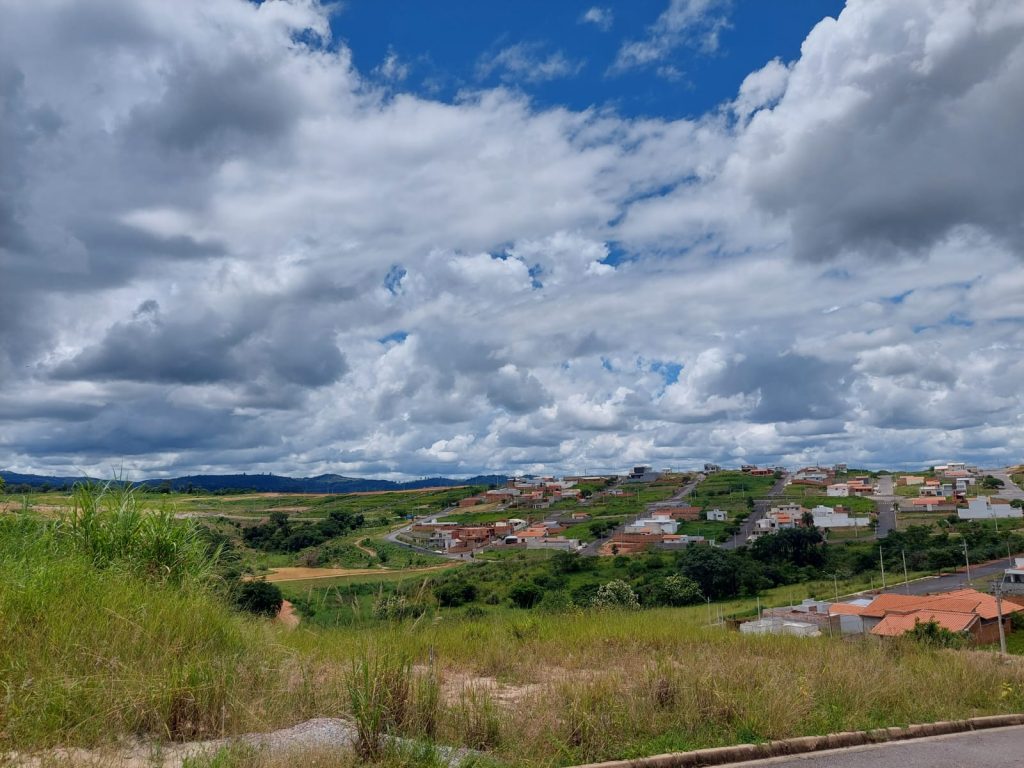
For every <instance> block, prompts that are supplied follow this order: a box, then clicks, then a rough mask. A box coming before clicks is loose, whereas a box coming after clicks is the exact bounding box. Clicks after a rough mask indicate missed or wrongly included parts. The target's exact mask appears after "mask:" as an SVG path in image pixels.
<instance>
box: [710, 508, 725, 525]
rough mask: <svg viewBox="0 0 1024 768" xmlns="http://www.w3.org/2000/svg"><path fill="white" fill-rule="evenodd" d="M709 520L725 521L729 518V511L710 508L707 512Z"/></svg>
mask: <svg viewBox="0 0 1024 768" xmlns="http://www.w3.org/2000/svg"><path fill="white" fill-rule="evenodd" d="M707 518H708V520H711V521H713V522H716V523H724V522H727V521H728V520H729V513H728V512H724V511H722V510H721V509H709V510H708V514H707Z"/></svg>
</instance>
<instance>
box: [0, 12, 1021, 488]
mask: <svg viewBox="0 0 1024 768" xmlns="http://www.w3.org/2000/svg"><path fill="white" fill-rule="evenodd" d="M0 9H2V11H3V13H4V18H5V23H4V25H2V26H0V157H3V158H4V162H2V163H0V467H9V468H11V469H22V470H40V471H57V472H69V471H72V472H73V471H75V470H76V469H79V468H87V469H92V470H94V471H98V472H104V471H107V470H108V469H109V467H110V466H112V465H119V464H120V463H121V462H122V461H123V462H124V466H125V467H126V468H127V469H128V470H129V471H132V472H138V473H150V472H174V471H182V472H184V471H197V470H237V469H252V470H253V471H260V470H276V471H290V472H310V473H315V472H319V471H328V470H329V471H338V472H348V473H351V474H381V475H388V476H401V475H421V474H428V473H433V472H450V473H456V474H472V473H476V472H479V471H489V470H494V471H507V470H510V469H519V470H522V471H583V470H585V469H590V470H592V471H598V470H612V469H618V468H621V467H624V466H628V465H629V464H630V463H634V462H654V463H657V464H659V465H661V464H669V465H692V464H696V463H700V462H702V461H705V460H709V459H710V460H718V461H724V462H735V461H739V460H745V461H763V462H769V461H770V462H773V463H774V462H779V461H782V462H790V463H796V462H800V461H811V460H822V461H829V460H835V461H850V462H854V463H861V464H883V463H887V462H891V461H906V462H907V463H909V464H911V465H913V464H915V463H929V462H934V461H936V460H939V459H942V458H944V457H946V458H948V457H952V456H954V455H963V456H966V457H971V458H975V459H976V460H979V461H983V462H1003V461H1010V460H1016V459H1018V458H1019V455H1020V453H1021V452H1022V451H1024V437H1022V435H1024V431H1022V430H1021V427H1022V426H1024V424H1022V417H1021V414H1022V413H1024V396H1022V395H1021V390H1020V386H1019V382H1020V381H1021V380H1022V377H1024V369H1022V367H1021V365H1022V364H1021V363H1020V361H1021V360H1022V359H1024V356H1022V354H1021V352H1022V350H1024V303H1022V302H1024V299H1022V297H1024V262H1022V259H1021V254H1022V252H1024V249H1022V247H1021V243H1020V232H1019V227H1020V213H1019V212H1020V210H1022V209H1024V190H1022V189H1021V181H1020V180H1021V179H1022V178H1024V172H1022V171H1024V169H1022V168H1021V163H1022V161H1021V160H1020V158H1019V153H1018V152H1017V151H1016V137H1017V136H1018V135H1019V134H1020V133H1021V131H1020V129H1021V128H1024V126H1022V125H1020V121H1021V119H1022V118H1021V115H1022V114H1024V113H1022V110H1021V109H1020V98H1019V96H1020V94H1019V90H1020V83H1021V82H1024V78H1022V77H1020V75H1021V74H1024V73H1022V72H1021V66H1022V63H1021V62H1022V50H1021V44H1020V41H1021V40H1022V39H1024V35H1022V34H1021V32H1022V29H1021V24H1022V23H1024V22H1022V13H1021V10H1020V8H1019V7H1018V4H1016V3H1013V2H1010V0H1003V1H1002V2H1000V1H999V0H989V1H988V2H985V3H974V4H965V3H960V2H956V1H955V0H945V1H944V2H943V1H942V0H928V1H927V2H926V1H925V0H907V2H901V3H898V4H893V3H871V2H861V1H860V0H850V2H849V4H848V7H847V8H846V9H845V10H844V12H843V13H842V14H841V15H840V16H839V17H838V18H837V19H834V20H832V19H827V20H823V21H822V22H821V23H820V24H819V25H818V26H817V27H815V29H814V30H813V31H812V32H811V33H810V34H809V35H808V37H807V40H806V41H805V42H804V45H803V48H802V51H801V54H800V56H799V58H797V59H796V60H794V61H792V62H787V63H783V62H781V61H772V62H769V63H767V64H766V65H765V66H764V67H763V68H760V69H759V70H757V71H755V72H753V73H751V74H750V75H748V77H747V78H746V79H745V80H744V81H743V83H742V85H741V86H740V87H739V89H738V91H737V93H736V94H735V97H734V98H732V99H729V100H728V101H727V102H726V103H724V104H722V105H721V108H720V109H717V110H715V111H713V112H711V113H709V114H707V115H704V116H701V117H699V118H696V119H685V120H672V121H670V120H663V119H657V118H632V119H627V118H624V117H621V116H619V115H617V114H616V113H615V112H614V111H611V110H587V111H583V112H575V111H572V110H569V109H566V108H543V109H542V108H539V107H537V106H535V105H534V104H531V102H530V101H529V100H527V99H526V97H524V96H523V95H521V94H520V93H518V92H517V91H516V90H515V89H508V88H505V87H503V86H498V87H481V88H479V89H478V90H475V91H470V92H465V93H462V94H460V95H459V97H458V98H457V99H456V100H453V101H451V102H442V101H437V100H432V99H430V98H426V97H424V96H421V95H414V94H409V93H405V92H402V90H401V82H402V71H403V70H402V69H401V67H402V66H404V64H403V62H402V61H401V60H400V59H399V58H398V57H397V56H395V57H394V58H393V59H392V58H391V57H390V54H389V57H388V58H385V60H384V62H383V63H382V64H379V65H378V67H377V68H376V71H369V72H366V73H363V72H360V71H358V70H356V69H355V68H354V67H353V65H352V61H351V56H350V54H349V51H348V49H347V48H346V47H345V46H344V45H343V44H339V43H337V42H336V41H330V39H329V25H328V23H327V21H328V12H329V11H328V9H327V8H326V7H325V6H324V5H322V4H320V3H317V2H313V0H290V1H289V2H285V1H280V2H274V3H263V4H258V5H257V4H252V3H248V2H243V1H242V0H217V1H216V2H206V1H205V0H204V1H202V2H201V1H200V0H181V1H180V2H177V3H174V4H173V7H172V6H171V5H169V4H167V3H163V2H159V1H158V0H151V1H148V2H137V1H134V0H133V1H132V2H128V1H127V0H102V2H96V3H90V4H87V5H83V4H75V3H66V2H57V1H56V0H55V1H54V2H45V3H43V2H41V3H13V2H11V3H4V2H3V0H0ZM726 11H727V6H726V5H724V4H720V3H711V2H706V1H705V2H673V3H671V4H670V5H669V7H668V9H667V10H666V11H665V13H664V14H662V17H660V18H659V19H658V21H657V22H656V23H655V25H654V26H653V27H652V28H651V31H650V34H649V36H648V38H645V40H644V41H637V42H646V43H648V44H649V48H648V49H644V48H642V47H641V48H636V49H635V50H634V51H633V53H631V54H629V55H628V56H627V59H628V61H629V62H631V63H630V64H629V66H630V67H633V66H636V67H640V66H648V65H649V66H650V67H651V68H652V69H653V68H656V67H658V66H670V65H671V62H670V61H668V52H669V51H670V50H671V49H672V48H673V47H677V46H678V45H684V44H694V43H695V41H696V44H697V45H701V44H704V45H710V43H708V42H707V41H706V40H705V42H704V43H701V42H700V41H701V40H702V39H706V38H707V35H708V34H709V33H711V32H713V31H714V29H715V25H716V24H718V29H720V28H721V24H722V23H724V19H725V18H726V17H725V13H726ZM716 19H718V20H719V21H717V22H716V21H715V20H716ZM589 23H597V22H596V21H595V20H590V21H589ZM513 48H515V46H513ZM506 50H509V49H506ZM624 50H625V49H624ZM644 51H647V52H644ZM392 53H393V52H392ZM500 55H501V52H499V56H500ZM517 57H518V58H517ZM389 60H390V61H391V63H390V64H389V63H388V62H389ZM559 61H561V62H562V63H561V64H560V63H559ZM524 62H528V63H524ZM577 66H579V64H578V63H572V62H567V61H565V60H564V56H563V58H562V59H561V60H560V59H559V58H558V54H557V52H552V51H550V50H549V49H546V48H543V47H535V46H534V47H531V46H529V45H525V47H520V49H519V50H518V52H517V53H515V54H508V55H507V56H505V57H504V58H502V60H501V63H500V64H495V65H494V66H493V67H491V69H489V70H488V73H489V74H488V77H491V78H494V79H495V81H498V82H501V81H503V80H504V79H506V78H507V81H508V82H510V83H515V82H523V81H526V80H528V79H529V78H531V77H537V76H538V75H537V73H541V74H540V76H541V77H549V76H550V77H554V76H569V75H571V74H572V72H573V67H577ZM556 73H558V74H556ZM907 254H913V258H909V257H908V256H907Z"/></svg>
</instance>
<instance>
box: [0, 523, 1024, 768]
mask: <svg viewBox="0 0 1024 768" xmlns="http://www.w3.org/2000/svg"><path fill="white" fill-rule="evenodd" d="M101 538H102V537H101ZM516 554H517V555H519V554H523V555H526V554H527V553H516ZM544 554H545V555H546V557H545V559H543V560H542V559H540V558H537V559H533V558H530V557H524V558H523V559H521V560H520V559H518V557H516V558H513V559H512V560H510V561H504V560H496V561H494V562H492V563H490V564H489V565H486V566H481V565H475V566H474V565H469V566H464V568H465V570H466V571H467V572H473V571H476V570H477V569H481V568H493V569H495V573H494V574H493V583H495V584H497V583H500V581H501V579H502V578H504V580H505V581H506V582H507V581H508V579H509V576H510V574H511V573H513V571H510V570H508V569H509V568H525V569H527V570H529V569H531V568H535V567H540V565H542V564H543V563H545V562H548V561H549V560H551V556H550V555H547V553H544ZM667 561H668V559H667V558H666V563H667ZM151 562H154V559H153V553H152V551H151V550H149V549H147V548H145V547H139V548H132V547H128V548H126V549H121V550H119V551H118V554H116V556H113V557H110V558H103V559H100V560H97V559H95V558H94V557H92V556H91V555H90V554H89V548H88V547H83V546H81V545H80V544H79V543H76V542H75V539H74V537H72V536H69V535H65V534H63V533H61V532H60V530H59V529H57V528H55V527H54V526H53V525H43V524H42V523H40V522H38V521H36V520H31V519H27V518H25V517H24V516H12V515H5V516H0V569H2V573H3V575H4V578H3V579H2V580H0V684H2V688H0V753H3V752H6V751H8V750H15V749H16V750H22V751H26V750H38V749H44V748H47V747H51V746H55V745H58V744H59V745H62V746H94V745H108V746H112V745H114V744H116V743H124V742H125V741H130V740H132V739H135V738H142V739H144V740H157V741H160V740H164V741H166V740H173V739H193V738H212V737H217V736H222V735H228V736H230V735H232V734H239V733H244V732H251V731H255V730H269V729H272V728H275V727H282V726H285V725H290V724H294V723H297V722H301V721H303V720H306V719H309V718H311V717H317V716H328V717H330V716H339V715H348V716H352V715H353V714H358V715H359V716H360V720H361V721H362V722H364V723H365V724H366V725H367V727H368V728H370V729H373V728H378V727H379V728H382V729H384V730H387V731H389V732H391V733H395V734H399V735H404V736H407V737H412V738H415V739H421V740H426V741H427V742H434V743H438V744H446V745H452V746H469V747H474V748H478V749H483V750H484V751H485V752H486V754H487V755H488V757H489V758H492V759H493V760H495V761H496V762H497V763H498V764H505V765H510V766H511V765H516V766H526V767H527V768H533V767H534V766H536V767H537V768H540V767H541V766H543V767H544V768H550V767H552V766H561V765H571V764H577V763H582V762H590V761H598V760H606V759H619V758H629V757H636V756H641V755H646V754H651V753H655V752H664V751H671V750H680V749H693V748H701V747H710V746H719V745H726V744H733V743H737V742H742V741H749V740H762V739H776V738H786V737H791V736H801V735H810V734H820V733H827V732H832V731H840V730H854V729H861V728H872V727H880V726H890V725H905V724H907V723H911V722H926V721H931V720H940V719H954V718H962V717H968V716H973V715H983V714H995V713H999V712H1014V711H1020V710H1021V709H1022V708H1024V667H1021V666H1020V665H1007V664H1003V663H1000V662H999V661H998V660H997V659H996V658H995V657H994V655H992V654H986V653H976V652H959V651H940V650H931V649H928V648H925V647H922V646H919V645H916V644H914V643H912V642H909V641H898V642H876V641H874V640H864V641H848V640H839V639H830V638H827V637H824V638H817V639H798V638H788V637H751V636H743V635H740V634H738V633H732V632H728V631H725V630H724V629H722V628H720V627H709V626H707V623H708V613H709V611H708V606H706V605H697V606H693V607H690V608H659V609H649V610H641V611H627V612H618V611H593V610H572V611H567V612H561V613H547V612H545V611H543V610H532V611H526V610H521V609H513V608H510V607H507V606H506V605H494V606H490V605H485V606H484V607H483V609H482V610H483V611H484V613H483V615H482V616H481V615H474V614H475V613H477V612H471V611H467V610H466V609H465V608H439V607H436V606H435V607H434V608H433V609H432V610H431V611H430V613H429V614H428V615H427V616H425V617H422V618H420V619H415V620H405V621H401V622H387V621H383V620H377V619H373V618H372V617H371V616H369V615H368V609H369V607H370V605H371V604H372V600H373V598H374V596H375V593H376V591H378V590H379V589H380V588H381V586H382V585H384V586H386V584H387V582H386V581H378V582H374V581H372V580H363V581H353V582H351V583H350V584H349V585H348V587H349V588H348V589H346V585H344V584H338V585H333V586H331V587H330V588H324V589H320V590H316V591H315V593H316V596H322V597H323V601H324V604H325V610H326V609H329V608H332V601H334V602H338V601H341V602H344V601H345V600H352V599H354V600H355V601H356V603H357V604H358V606H359V610H358V611H354V612H353V615H352V621H351V622H350V623H348V624H347V625H344V626H338V627H336V628H333V629H327V628H322V627H320V626H318V625H317V622H316V621H315V620H310V618H309V617H306V618H305V620H304V625H303V626H302V627H300V628H299V629H298V630H296V631H292V632H288V631H286V630H284V629H283V628H282V627H281V626H280V625H277V624H275V623H271V622H269V621H265V620H261V619H256V618H250V617H246V616H243V615H240V614H238V613H236V612H233V611H232V610H231V609H230V608H229V607H228V603H227V601H226V600H225V598H224V597H223V596H222V594H221V592H220V591H219V588H218V587H217V585H216V583H215V582H214V583H205V582H204V581H203V580H202V579H199V580H195V579H183V580H175V579H171V578H167V577H166V576H165V575H162V574H161V573H160V572H159V571H158V570H153V569H150V568H149V567H147V563H151ZM654 562H655V560H654V559H651V560H650V562H648V561H645V560H637V559H634V558H628V559H627V558H623V559H621V560H620V559H617V558H607V559H604V560H601V561H600V562H596V563H593V564H589V565H588V567H595V568H599V569H601V572H600V573H599V574H597V576H598V577H599V579H600V580H607V579H608V578H609V577H612V576H614V575H616V574H620V575H627V576H628V575H629V573H630V572H631V570H632V571H638V569H647V568H648V566H649V565H651V564H653V563H654ZM460 570H462V569H461V568H460ZM390 576H391V575H390V574H388V575H387V576H385V575H383V574H382V579H383V578H390ZM395 576H396V578H397V574H395ZM565 576H566V584H565V588H566V589H570V590H571V589H572V588H573V587H574V586H577V585H580V584H582V583H583V582H584V581H585V580H586V579H588V578H591V576H590V575H588V573H587V572H573V573H568V574H565ZM868 585H869V582H866V581H865V579H864V578H863V577H861V578H860V579H846V580H844V579H841V580H840V581H839V591H840V593H846V592H850V591H855V590H857V589H859V588H861V587H866V586H868ZM485 586H486V585H485ZM488 588H490V587H488ZM834 591H835V585H834V582H833V581H832V580H831V579H822V580H818V581H814V582H807V583H803V584H797V585H792V586H786V587H778V588H775V589H772V590H766V591H764V592H763V593H762V594H761V605H762V606H766V605H781V604H786V603H789V602H796V601H798V600H800V599H802V598H803V597H805V596H808V595H811V596H815V597H820V598H825V597H831V596H832V595H833V593H834ZM307 594H308V590H307ZM755 605H756V601H755V600H754V599H753V598H744V599H742V600H734V601H729V602H725V603H722V604H720V605H717V606H712V614H713V615H714V614H715V613H717V612H718V610H719V609H720V610H721V612H722V613H724V614H725V615H734V614H747V615H749V614H750V613H751V611H752V610H753V609H754V607H755ZM1011 638H1012V643H1013V647H1014V648H1019V647H1020V645H1019V643H1020V642H1022V641H1020V640H1019V639H1017V636H1015V635H1011ZM396 670H397V672H398V673H396ZM378 673H379V674H378ZM377 681H383V682H381V683H380V684H379V685H378V682H377ZM381 686H383V687H381ZM424 749H425V750H426V751H429V747H427V748H424ZM425 755H426V753H425V752H424V754H423V755H421V756H419V757H416V756H406V757H401V756H399V757H396V756H394V755H388V754H380V755H376V756H375V759H376V760H377V761H378V764H381V765H410V766H411V765H421V764H422V765H425V764H430V763H429V759H428V757H427V756H425ZM292 760H293V763H292V764H322V765H324V766H332V767H333V766H336V765H346V766H347V765H355V764H357V761H356V759H355V757H353V756H352V755H350V754H342V753H339V754H335V755H333V756H330V757H329V758H325V759H324V760H325V761H324V762H322V763H320V762H316V763H314V761H313V760H312V758H310V759H309V760H306V759H305V758H299V757H294V758H292ZM287 764H289V763H288V762H283V763H282V762H274V761H273V760H271V759H270V758H264V757H262V756H255V755H253V754H251V753H247V752H245V750H244V749H243V748H228V749H226V750H225V751H224V752H222V753H221V754H219V755H217V756H215V757H213V758H210V759H209V760H206V761H205V762H203V761H196V762H194V763H193V766H194V768H213V766H217V768H233V767H234V766H241V765H259V766H263V765H266V766H276V765H282V766H283V765H287Z"/></svg>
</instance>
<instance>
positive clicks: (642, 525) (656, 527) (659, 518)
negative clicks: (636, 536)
mask: <svg viewBox="0 0 1024 768" xmlns="http://www.w3.org/2000/svg"><path fill="white" fill-rule="evenodd" d="M624 530H625V532H626V533H675V532H676V531H678V530H679V522H678V521H677V520H673V519H672V517H671V516H669V515H667V514H664V515H663V514H655V515H653V516H651V517H641V518H638V519H636V520H634V521H633V522H632V523H630V524H629V525H627V526H626V527H625V529H624Z"/></svg>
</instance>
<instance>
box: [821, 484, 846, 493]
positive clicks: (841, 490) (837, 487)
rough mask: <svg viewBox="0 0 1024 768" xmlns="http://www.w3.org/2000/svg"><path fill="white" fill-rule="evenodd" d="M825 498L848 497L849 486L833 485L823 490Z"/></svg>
mask: <svg viewBox="0 0 1024 768" xmlns="http://www.w3.org/2000/svg"><path fill="white" fill-rule="evenodd" d="M825 495H826V496H849V495H850V486H849V485H847V484H846V483H833V484H832V485H830V486H829V487H828V488H826V489H825Z"/></svg>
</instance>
